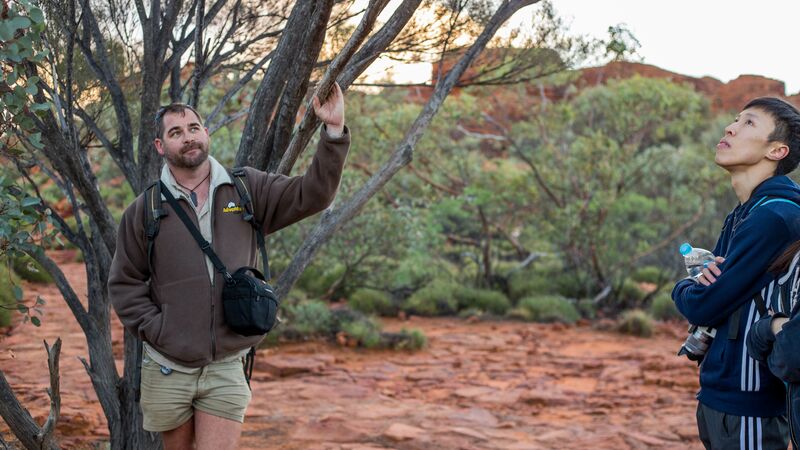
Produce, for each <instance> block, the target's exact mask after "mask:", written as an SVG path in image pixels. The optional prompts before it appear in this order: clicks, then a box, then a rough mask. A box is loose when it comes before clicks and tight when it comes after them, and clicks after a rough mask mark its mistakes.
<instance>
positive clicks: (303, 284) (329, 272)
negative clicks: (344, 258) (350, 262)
mask: <svg viewBox="0 0 800 450" xmlns="http://www.w3.org/2000/svg"><path fill="white" fill-rule="evenodd" d="M344 271H345V267H344V265H342V264H336V265H334V266H330V267H326V268H325V269H321V268H319V267H317V266H311V267H309V268H307V269H306V270H305V271H303V274H302V275H300V278H299V279H298V280H297V283H296V285H297V287H298V288H300V289H302V290H303V291H305V292H306V293H308V295H309V296H310V297H313V298H318V297H321V296H323V295H325V294H326V293H327V292H328V290H329V289H330V288H331V286H333V284H334V283H335V282H336V280H338V279H339V278H341V277H342V275H343V274H344Z"/></svg>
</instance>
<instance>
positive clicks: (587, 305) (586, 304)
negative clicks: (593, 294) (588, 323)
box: [575, 298, 597, 319]
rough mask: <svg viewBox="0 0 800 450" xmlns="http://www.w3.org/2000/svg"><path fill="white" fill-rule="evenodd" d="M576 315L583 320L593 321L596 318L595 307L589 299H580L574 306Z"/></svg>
mask: <svg viewBox="0 0 800 450" xmlns="http://www.w3.org/2000/svg"><path fill="white" fill-rule="evenodd" d="M575 307H576V309H577V310H578V313H580V315H581V317H583V318H585V319H594V318H595V317H597V305H595V304H594V301H593V300H592V299H591V298H582V299H580V300H578V302H577V303H576V304H575Z"/></svg>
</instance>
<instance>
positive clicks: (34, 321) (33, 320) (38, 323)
mask: <svg viewBox="0 0 800 450" xmlns="http://www.w3.org/2000/svg"><path fill="white" fill-rule="evenodd" d="M31 323H32V324H33V325H34V326H36V327H39V326H41V325H42V321H41V320H39V318H38V317H31Z"/></svg>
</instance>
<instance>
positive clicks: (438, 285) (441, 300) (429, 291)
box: [403, 280, 459, 316]
mask: <svg viewBox="0 0 800 450" xmlns="http://www.w3.org/2000/svg"><path fill="white" fill-rule="evenodd" d="M458 287H459V285H457V284H455V283H452V282H449V281H442V280H434V281H433V282H431V283H430V284H428V285H427V286H425V287H424V288H422V289H420V290H418V291H417V292H414V293H413V294H412V295H411V297H409V298H408V299H406V302H405V304H404V306H403V309H404V310H405V311H407V312H410V313H412V314H418V315H420V316H443V315H448V314H454V313H455V312H456V311H457V310H458V301H457V300H456V298H455V296H454V293H455V291H456V290H457V289H458Z"/></svg>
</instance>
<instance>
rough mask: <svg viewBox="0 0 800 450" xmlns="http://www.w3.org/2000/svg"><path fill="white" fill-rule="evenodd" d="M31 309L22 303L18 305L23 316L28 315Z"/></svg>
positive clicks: (18, 309)
mask: <svg viewBox="0 0 800 450" xmlns="http://www.w3.org/2000/svg"><path fill="white" fill-rule="evenodd" d="M29 310H30V308H28V307H27V306H25V305H23V304H22V303H17V311H19V312H21V313H22V314H28V311H29Z"/></svg>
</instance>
